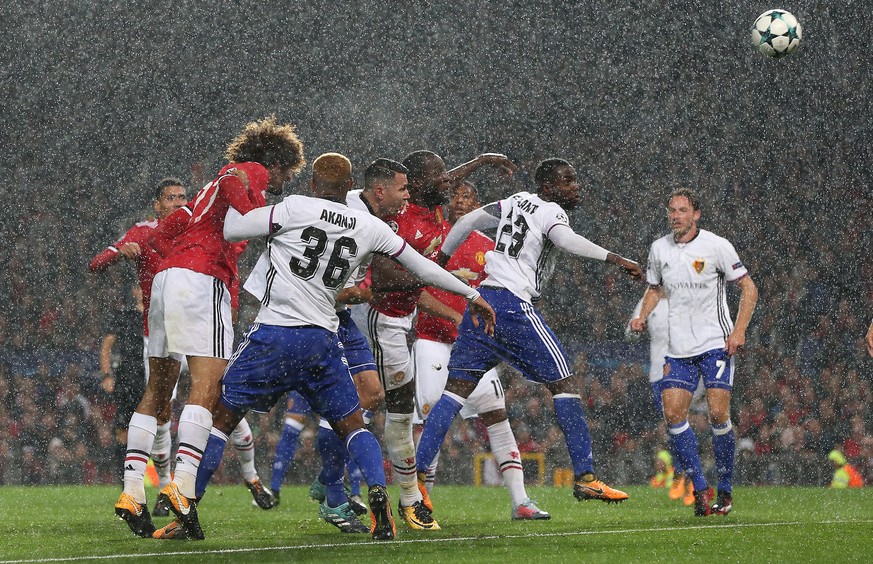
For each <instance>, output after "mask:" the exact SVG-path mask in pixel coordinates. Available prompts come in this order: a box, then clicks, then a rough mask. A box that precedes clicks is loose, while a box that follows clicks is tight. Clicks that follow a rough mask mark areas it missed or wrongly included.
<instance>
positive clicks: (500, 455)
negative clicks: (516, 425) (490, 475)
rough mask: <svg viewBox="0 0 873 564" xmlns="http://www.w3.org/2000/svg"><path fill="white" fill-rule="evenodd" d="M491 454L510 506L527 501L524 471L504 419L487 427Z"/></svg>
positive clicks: (513, 439)
mask: <svg viewBox="0 0 873 564" xmlns="http://www.w3.org/2000/svg"><path fill="white" fill-rule="evenodd" d="M488 439H489V440H490V442H491V452H493V453H494V458H496V459H497V466H498V467H499V468H500V472H501V473H502V474H503V484H504V485H505V486H506V489H508V490H509V495H510V496H511V497H512V506H513V507H518V506H519V505H521V504H522V503H524V502H526V501H527V500H528V497H527V490H525V488H524V471H523V470H522V467H521V454H520V453H519V452H518V444H516V442H515V435H513V434H512V427H510V426H509V421H508V420H506V419H504V420H503V421H499V422H497V423H495V424H493V425H491V426H489V427H488Z"/></svg>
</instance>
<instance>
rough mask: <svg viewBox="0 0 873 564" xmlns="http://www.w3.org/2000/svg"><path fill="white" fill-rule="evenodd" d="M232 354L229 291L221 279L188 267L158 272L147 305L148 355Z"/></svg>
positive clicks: (205, 355)
mask: <svg viewBox="0 0 873 564" xmlns="http://www.w3.org/2000/svg"><path fill="white" fill-rule="evenodd" d="M231 354H233V322H232V318H231V313H230V292H228V290H227V287H226V286H225V285H224V282H222V281H221V280H218V279H217V278H214V277H212V276H208V275H206V274H201V273H199V272H194V271H193V270H188V269H186V268H170V269H167V270H162V271H161V272H158V274H157V276H155V280H154V282H152V302H151V305H150V306H149V356H150V357H151V356H154V357H158V358H166V357H168V356H173V355H186V356H204V357H210V358H223V359H225V360H227V359H229V358H230V356H231Z"/></svg>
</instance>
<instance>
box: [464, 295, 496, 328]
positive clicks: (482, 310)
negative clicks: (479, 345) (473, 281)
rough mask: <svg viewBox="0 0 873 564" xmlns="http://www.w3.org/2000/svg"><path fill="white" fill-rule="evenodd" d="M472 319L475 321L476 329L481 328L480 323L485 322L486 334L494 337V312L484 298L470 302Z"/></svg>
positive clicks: (480, 297)
mask: <svg viewBox="0 0 873 564" xmlns="http://www.w3.org/2000/svg"><path fill="white" fill-rule="evenodd" d="M470 318H471V319H472V320H473V326H474V327H479V326H480V323H481V322H484V323H485V333H487V334H488V335H489V336H491V337H493V336H494V324H495V323H496V318H495V315H494V310H493V309H491V305H490V304H489V303H488V302H486V301H485V299H484V298H483V297H482V296H479V297H478V298H476V299H475V300H473V301H472V302H470ZM480 318H481V319H480Z"/></svg>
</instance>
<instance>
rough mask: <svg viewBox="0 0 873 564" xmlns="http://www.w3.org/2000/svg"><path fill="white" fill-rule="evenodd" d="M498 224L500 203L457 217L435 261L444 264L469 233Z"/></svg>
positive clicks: (492, 227)
mask: <svg viewBox="0 0 873 564" xmlns="http://www.w3.org/2000/svg"><path fill="white" fill-rule="evenodd" d="M498 225H500V204H498V203H493V204H488V205H487V206H482V207H481V208H479V209H475V210H473V211H471V212H470V213H468V214H466V215H465V216H464V217H462V218H461V219H459V220H458V221H457V222H456V223H455V225H454V226H452V229H451V231H449V234H448V235H447V236H446V240H445V241H444V242H443V246H442V248H441V249H440V252H439V255H438V257H437V263H439V264H440V265H441V266H445V265H446V263H447V262H449V258H450V257H451V256H452V254H453V253H454V252H455V251H456V250H458V247H460V246H461V243H463V242H464V241H466V240H467V237H469V236H470V233H472V232H473V231H476V230H477V229H478V230H480V231H482V230H485V229H494V228H495V227H497V226H498Z"/></svg>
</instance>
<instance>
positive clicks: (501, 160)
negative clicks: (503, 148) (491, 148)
mask: <svg viewBox="0 0 873 564" xmlns="http://www.w3.org/2000/svg"><path fill="white" fill-rule="evenodd" d="M478 158H479V159H480V160H481V161H483V162H484V163H485V164H489V165H491V166H493V167H497V169H498V170H499V171H500V173H501V174H504V175H506V176H512V173H513V172H516V171H517V170H518V166H516V164H515V163H514V162H512V161H511V160H509V157H507V156H506V155H503V154H501V153H482V154H481V155H479V157H478Z"/></svg>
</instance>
